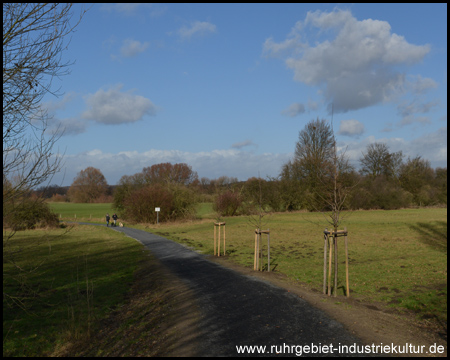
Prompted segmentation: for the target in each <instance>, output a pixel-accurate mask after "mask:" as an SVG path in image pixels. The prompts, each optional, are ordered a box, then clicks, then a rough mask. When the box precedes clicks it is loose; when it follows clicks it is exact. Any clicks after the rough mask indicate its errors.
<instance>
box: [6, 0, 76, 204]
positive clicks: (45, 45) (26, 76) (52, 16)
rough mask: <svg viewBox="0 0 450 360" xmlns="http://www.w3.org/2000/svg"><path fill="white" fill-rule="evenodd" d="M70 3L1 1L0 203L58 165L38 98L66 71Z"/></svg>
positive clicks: (46, 177) (41, 179)
mask: <svg viewBox="0 0 450 360" xmlns="http://www.w3.org/2000/svg"><path fill="white" fill-rule="evenodd" d="M71 9H72V4H37V3H4V4H3V184H4V185H5V181H10V182H11V184H12V186H9V187H7V189H6V191H5V186H4V190H3V203H5V201H6V202H7V201H10V200H12V199H13V198H16V197H20V196H22V195H23V193H24V192H25V191H28V190H29V189H32V188H34V187H36V186H37V185H40V184H43V183H45V182H46V181H48V180H50V179H51V178H52V176H53V175H54V174H55V173H56V172H58V171H59V170H60V169H61V166H62V156H61V155H60V154H57V153H55V150H54V148H55V144H56V142H57V140H58V139H59V138H60V136H61V132H59V131H56V132H54V133H53V134H49V131H48V129H49V121H50V120H51V118H50V116H49V114H48V112H47V111H46V110H45V109H43V107H42V100H43V98H44V96H45V95H46V94H48V93H50V94H54V95H58V91H59V90H58V89H57V90H55V89H53V86H52V82H53V79H54V78H55V77H58V78H59V77H61V76H64V75H67V74H68V73H69V67H70V65H72V63H70V62H63V60H62V53H63V51H64V50H65V49H66V46H67V43H68V36H69V35H70V34H71V33H72V32H73V31H74V29H75V27H76V26H77V25H78V24H79V22H80V21H81V17H82V15H83V14H80V18H79V19H78V21H77V22H76V23H75V24H73V25H71V24H70V20H71V18H72V11H71Z"/></svg>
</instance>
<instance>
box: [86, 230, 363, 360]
mask: <svg viewBox="0 0 450 360" xmlns="http://www.w3.org/2000/svg"><path fill="white" fill-rule="evenodd" d="M80 224H82V223H80ZM85 224H86V225H88V224H87V223H85ZM89 225H93V224H89ZM103 226H104V225H103ZM112 230H115V231H119V232H123V233H124V234H126V235H127V236H129V237H131V238H133V239H136V240H138V241H139V242H141V243H142V244H143V245H144V246H145V247H146V248H147V249H148V250H149V251H150V252H151V253H152V254H153V255H155V256H156V257H157V258H158V259H159V260H160V261H161V262H162V263H163V264H164V265H165V266H167V268H169V269H170V270H171V271H172V272H173V273H174V274H175V275H176V276H177V277H178V278H179V279H181V280H182V281H183V282H184V283H185V284H186V285H187V286H188V287H189V288H190V289H192V290H193V292H194V296H195V297H196V299H197V301H198V306H199V309H200V311H201V319H200V324H199V329H196V331H200V337H199V339H200V341H199V346H198V349H197V352H198V354H197V355H198V356H252V354H239V353H238V352H237V349H236V346H240V345H241V346H244V345H261V346H263V345H265V346H266V352H265V353H264V355H265V356H276V353H275V352H274V353H272V350H274V351H275V350H278V352H279V351H280V350H281V352H282V354H280V355H284V356H289V354H288V352H290V353H291V354H290V355H291V356H298V354H296V352H298V350H299V349H300V348H299V347H298V345H302V346H304V345H309V346H311V345H312V344H314V345H316V346H319V345H322V346H324V345H325V346H326V347H325V348H322V349H321V352H322V353H321V354H315V356H333V355H334V356H342V355H341V354H339V352H338V351H339V350H338V349H339V346H340V345H344V344H345V345H348V346H350V345H354V344H358V345H360V346H361V345H362V343H361V341H360V340H359V339H357V338H355V337H354V336H353V335H351V334H349V333H348V331H346V330H345V329H344V327H343V326H342V325H341V324H340V323H338V322H337V321H335V320H333V319H330V318H329V317H328V316H327V315H326V314H325V313H324V312H323V311H321V310H319V309H316V308H314V307H313V306H311V305H310V304H309V303H308V302H306V301H305V300H303V299H302V298H300V297H298V296H297V295H294V294H292V293H290V292H288V291H287V290H285V289H282V288H280V287H277V286H274V285H272V284H270V283H268V282H266V281H263V280H260V279H257V278H255V277H252V276H247V275H242V274H239V273H237V272H236V271H234V270H231V269H228V268H225V267H223V266H221V265H219V264H217V263H213V262H211V261H209V260H208V259H207V257H206V256H205V255H201V254H199V253H197V252H195V251H192V250H190V249H189V248H187V247H185V246H183V245H181V244H178V243H176V242H173V241H171V240H168V239H166V238H163V237H161V236H158V235H154V234H151V233H149V232H146V231H142V230H137V229H132V228H126V227H125V228H120V227H117V228H113V229H112ZM331 344H332V349H330V347H329V345H331ZM271 346H276V348H274V349H271ZM286 346H288V347H289V348H288V347H286ZM292 346H294V347H292ZM318 349H319V348H316V350H318ZM325 351H327V353H325ZM331 352H332V354H330V353H331ZM255 355H258V354H257V353H255V354H253V356H255ZM262 355H263V354H259V356H262ZM304 355H305V356H314V355H313V354H306V353H305V354H304ZM344 356H345V355H344ZM347 356H348V355H347Z"/></svg>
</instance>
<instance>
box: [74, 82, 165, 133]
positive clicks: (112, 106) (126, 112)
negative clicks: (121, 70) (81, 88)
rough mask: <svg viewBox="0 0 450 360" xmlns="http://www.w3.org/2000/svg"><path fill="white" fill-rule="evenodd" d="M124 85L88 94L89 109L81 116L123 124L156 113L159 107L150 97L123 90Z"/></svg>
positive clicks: (106, 122) (102, 121) (97, 120)
mask: <svg viewBox="0 0 450 360" xmlns="http://www.w3.org/2000/svg"><path fill="white" fill-rule="evenodd" d="M122 87H123V85H121V84H119V85H116V86H115V87H113V88H110V89H108V90H107V91H104V90H102V89H100V90H98V91H97V92H96V93H95V94H90V95H88V96H86V103H87V105H88V107H89V109H88V110H86V111H85V112H83V114H82V115H81V117H82V118H83V119H90V120H94V121H96V122H99V123H103V124H122V123H132V122H136V121H139V120H142V118H143V117H144V116H145V115H156V110H157V108H156V106H155V105H154V104H153V103H152V102H151V101H150V100H149V99H147V98H145V97H143V96H140V95H133V94H131V93H130V92H126V93H124V92H121V91H120V90H121V89H122Z"/></svg>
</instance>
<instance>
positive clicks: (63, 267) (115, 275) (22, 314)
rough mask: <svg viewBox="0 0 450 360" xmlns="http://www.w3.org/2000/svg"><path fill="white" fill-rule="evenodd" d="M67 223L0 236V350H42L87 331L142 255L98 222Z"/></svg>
mask: <svg viewBox="0 0 450 360" xmlns="http://www.w3.org/2000/svg"><path fill="white" fill-rule="evenodd" d="M67 230H68V229H58V230H34V231H20V232H17V233H16V234H15V236H14V237H13V238H12V239H11V240H9V241H7V242H5V238H4V239H3V246H4V248H3V260H4V262H3V293H4V297H3V356H45V355H48V354H50V353H52V352H53V351H55V349H57V348H58V347H64V346H66V344H67V343H69V342H71V341H75V340H79V339H80V338H82V337H86V336H89V335H90V334H92V332H93V331H95V328H96V327H95V324H96V323H97V322H98V321H99V320H100V319H102V318H103V317H105V316H106V315H107V314H108V313H109V312H111V311H112V310H114V309H116V308H117V307H119V306H120V304H122V303H123V301H124V299H125V296H126V294H127V292H128V291H129V288H130V285H131V283H132V282H133V273H134V271H135V270H136V269H137V267H138V264H139V263H140V261H142V259H143V258H144V256H146V255H145V253H144V251H143V246H142V245H141V244H139V243H138V242H136V241H135V240H133V239H130V238H128V237H125V236H124V235H123V234H121V233H118V232H115V231H111V230H110V229H107V228H106V227H93V226H75V227H74V228H72V229H71V230H70V231H68V232H67ZM5 294H6V296H5Z"/></svg>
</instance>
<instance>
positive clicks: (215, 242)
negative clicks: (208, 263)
mask: <svg viewBox="0 0 450 360" xmlns="http://www.w3.org/2000/svg"><path fill="white" fill-rule="evenodd" d="M214 256H216V224H214Z"/></svg>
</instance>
